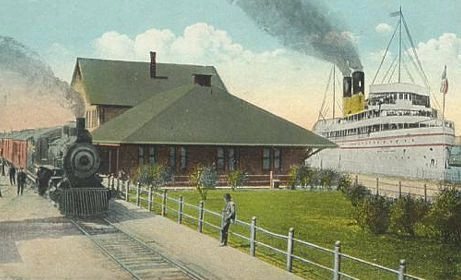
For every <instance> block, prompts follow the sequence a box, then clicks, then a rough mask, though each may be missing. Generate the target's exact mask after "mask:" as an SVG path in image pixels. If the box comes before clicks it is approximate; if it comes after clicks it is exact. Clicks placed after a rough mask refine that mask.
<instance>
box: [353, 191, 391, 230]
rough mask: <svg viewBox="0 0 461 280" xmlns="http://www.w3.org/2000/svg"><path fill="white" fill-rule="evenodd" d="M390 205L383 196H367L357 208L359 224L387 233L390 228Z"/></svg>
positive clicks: (368, 228)
mask: <svg viewBox="0 0 461 280" xmlns="http://www.w3.org/2000/svg"><path fill="white" fill-rule="evenodd" d="M390 205H391V203H390V201H388V200H386V199H385V198H384V197H382V196H379V195H368V196H365V197H364V198H363V199H362V200H360V202H359V203H358V205H357V206H356V208H355V210H356V220H357V223H358V225H359V226H360V227H361V228H362V229H365V230H369V231H370V232H372V233H375V234H379V233H385V232H386V231H387V229H388V228H389V208H390Z"/></svg>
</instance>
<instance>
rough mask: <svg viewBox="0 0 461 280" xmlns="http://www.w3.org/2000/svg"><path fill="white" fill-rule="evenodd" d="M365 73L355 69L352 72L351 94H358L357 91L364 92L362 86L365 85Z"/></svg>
mask: <svg viewBox="0 0 461 280" xmlns="http://www.w3.org/2000/svg"><path fill="white" fill-rule="evenodd" d="M364 81H365V73H363V72H362V71H355V72H353V73H352V93H353V94H358V93H360V92H361V93H365V91H364V87H365V85H364V84H365V83H364Z"/></svg>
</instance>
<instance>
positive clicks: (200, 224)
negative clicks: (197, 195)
mask: <svg viewBox="0 0 461 280" xmlns="http://www.w3.org/2000/svg"><path fill="white" fill-rule="evenodd" d="M221 227H222V225H221ZM202 231H203V200H201V201H200V204H199V208H198V232H202Z"/></svg>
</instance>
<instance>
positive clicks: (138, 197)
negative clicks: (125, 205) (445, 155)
mask: <svg viewBox="0 0 461 280" xmlns="http://www.w3.org/2000/svg"><path fill="white" fill-rule="evenodd" d="M140 204H141V183H139V182H138V185H137V187H136V205H137V206H139V205H140Z"/></svg>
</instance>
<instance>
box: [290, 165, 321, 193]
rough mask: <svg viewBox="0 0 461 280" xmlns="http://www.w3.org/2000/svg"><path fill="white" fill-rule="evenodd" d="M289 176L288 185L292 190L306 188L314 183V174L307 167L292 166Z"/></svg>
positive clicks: (312, 170) (313, 171)
mask: <svg viewBox="0 0 461 280" xmlns="http://www.w3.org/2000/svg"><path fill="white" fill-rule="evenodd" d="M289 175H290V178H289V180H288V184H289V186H290V187H291V188H292V189H293V188H295V187H296V186H301V187H307V186H310V185H312V184H314V183H315V178H316V176H315V175H316V172H315V170H314V169H312V168H310V167H308V166H304V165H302V166H299V165H293V166H291V168H290V172H289Z"/></svg>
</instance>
